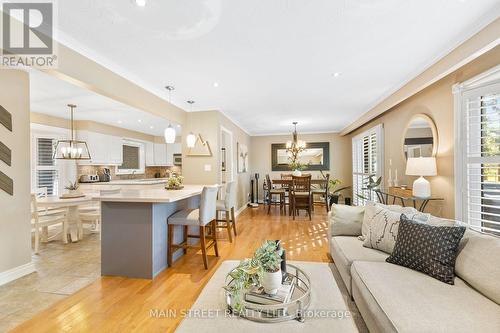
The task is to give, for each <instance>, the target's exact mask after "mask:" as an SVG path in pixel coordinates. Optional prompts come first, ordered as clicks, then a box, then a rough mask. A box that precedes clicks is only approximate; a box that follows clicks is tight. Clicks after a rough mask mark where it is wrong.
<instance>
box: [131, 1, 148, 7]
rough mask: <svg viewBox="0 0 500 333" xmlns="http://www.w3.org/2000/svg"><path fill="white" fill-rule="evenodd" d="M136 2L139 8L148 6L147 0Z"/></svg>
mask: <svg viewBox="0 0 500 333" xmlns="http://www.w3.org/2000/svg"><path fill="white" fill-rule="evenodd" d="M134 2H135V4H136V5H137V6H139V7H146V4H147V1H146V0H134Z"/></svg>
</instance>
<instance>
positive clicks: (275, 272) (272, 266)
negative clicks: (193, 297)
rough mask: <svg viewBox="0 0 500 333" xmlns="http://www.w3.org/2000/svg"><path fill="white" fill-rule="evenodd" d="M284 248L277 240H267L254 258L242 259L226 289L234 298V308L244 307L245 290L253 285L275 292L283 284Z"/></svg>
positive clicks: (231, 273) (231, 274) (231, 275)
mask: <svg viewBox="0 0 500 333" xmlns="http://www.w3.org/2000/svg"><path fill="white" fill-rule="evenodd" d="M282 252H283V250H282V249H281V248H279V246H278V244H277V243H276V241H272V240H269V241H266V242H264V244H262V246H261V247H260V248H259V249H257V251H255V254H254V256H253V258H251V259H245V260H242V261H241V262H240V263H239V265H238V267H236V268H235V269H233V270H232V271H231V272H230V273H229V276H230V277H231V278H232V279H233V283H231V285H229V286H225V287H224V289H225V290H226V291H227V292H228V293H229V294H230V295H231V296H232V298H233V305H232V306H233V308H234V309H235V310H236V311H238V312H239V311H241V310H243V309H244V307H243V305H242V304H241V300H242V297H243V293H244V291H245V290H248V289H250V288H251V287H253V286H262V287H264V291H265V292H266V293H268V294H273V293H274V294H275V293H276V292H277V291H278V288H280V286H281V281H282V275H281V267H280V266H281V255H282Z"/></svg>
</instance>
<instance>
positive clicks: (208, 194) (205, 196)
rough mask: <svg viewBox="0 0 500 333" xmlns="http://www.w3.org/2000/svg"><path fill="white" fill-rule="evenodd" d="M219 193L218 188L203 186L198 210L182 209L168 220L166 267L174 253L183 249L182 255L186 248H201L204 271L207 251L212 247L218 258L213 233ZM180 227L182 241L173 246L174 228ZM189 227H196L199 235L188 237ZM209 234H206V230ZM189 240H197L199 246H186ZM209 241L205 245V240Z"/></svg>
mask: <svg viewBox="0 0 500 333" xmlns="http://www.w3.org/2000/svg"><path fill="white" fill-rule="evenodd" d="M218 191H219V186H205V187H204V188H203V191H202V192H201V200H200V208H197V209H184V210H181V211H178V212H177V213H175V214H173V215H172V216H170V217H169V218H168V256H167V263H168V266H169V267H171V266H172V259H173V255H174V252H176V251H177V250H179V249H183V251H184V253H186V250H187V249H188V248H196V249H199V248H201V253H202V255H203V265H204V266H205V269H208V258H207V250H208V249H210V248H211V247H212V246H213V248H214V250H215V256H216V257H218V256H219V251H218V249H217V236H216V232H215V227H216V225H215V224H216V221H215V218H216V203H217V192H218ZM176 225H180V226H183V227H184V240H183V242H182V243H180V244H174V226H176ZM190 226H198V227H199V230H200V234H199V235H189V234H188V228H189V227H190ZM206 229H209V233H208V234H207V232H206V231H207V230H206ZM189 238H199V239H200V246H199V247H198V246H190V245H188V240H189ZM207 239H208V240H211V242H209V243H208V244H207V242H206V240H207Z"/></svg>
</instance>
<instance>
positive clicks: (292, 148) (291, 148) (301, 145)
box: [286, 121, 306, 164]
mask: <svg viewBox="0 0 500 333" xmlns="http://www.w3.org/2000/svg"><path fill="white" fill-rule="evenodd" d="M297 124H298V123H297V122H296V121H294V122H293V126H294V130H293V132H292V140H291V141H287V143H286V151H287V152H288V154H289V155H290V161H291V164H294V163H297V161H298V160H299V154H300V153H301V152H303V151H304V150H305V149H306V142H305V141H302V140H299V138H298V134H297Z"/></svg>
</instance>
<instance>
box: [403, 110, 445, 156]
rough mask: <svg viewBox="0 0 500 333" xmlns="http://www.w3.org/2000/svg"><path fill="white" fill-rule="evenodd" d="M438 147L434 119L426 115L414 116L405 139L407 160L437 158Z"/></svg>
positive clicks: (404, 148)
mask: <svg viewBox="0 0 500 333" xmlns="http://www.w3.org/2000/svg"><path fill="white" fill-rule="evenodd" d="M437 145H438V135H437V129H436V125H435V124H434V121H433V120H432V118H431V117H429V116H428V115H425V114H417V115H415V116H413V117H412V118H411V120H410V122H409V123H408V125H407V126H406V131H405V135H404V138H403V154H404V157H405V159H408V158H409V157H433V156H436V152H437Z"/></svg>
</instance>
